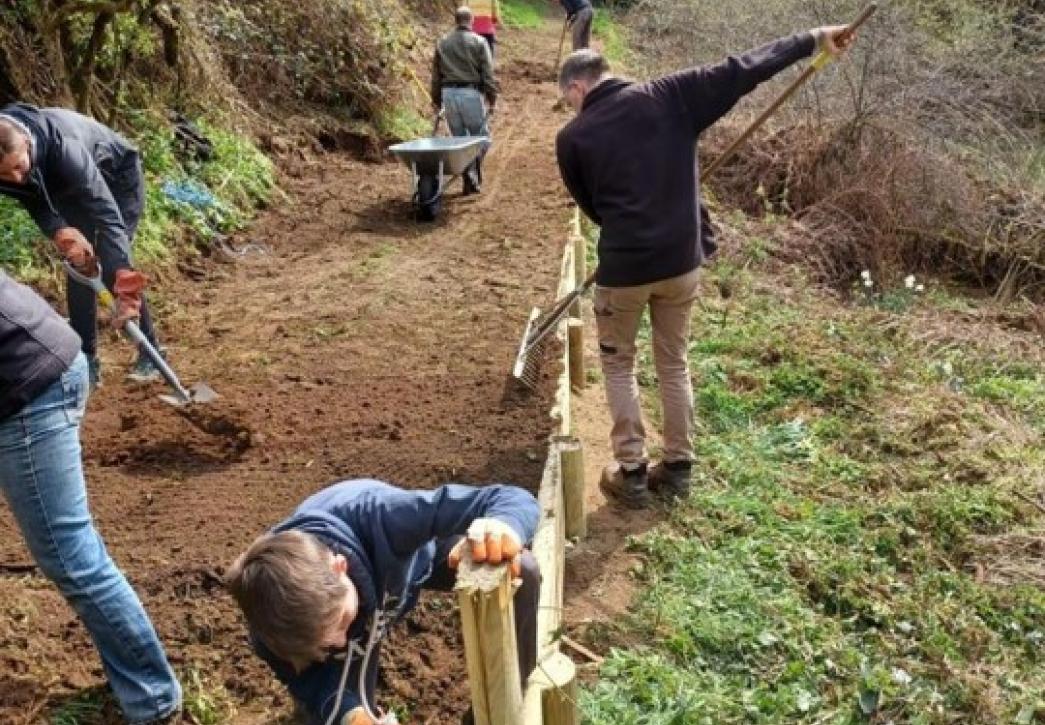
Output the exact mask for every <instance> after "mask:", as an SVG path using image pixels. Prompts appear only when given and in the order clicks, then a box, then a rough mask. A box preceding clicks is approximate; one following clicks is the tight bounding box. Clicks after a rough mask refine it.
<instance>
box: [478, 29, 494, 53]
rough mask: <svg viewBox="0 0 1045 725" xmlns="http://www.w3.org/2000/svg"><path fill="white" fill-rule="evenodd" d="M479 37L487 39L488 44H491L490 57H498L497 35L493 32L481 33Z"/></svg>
mask: <svg viewBox="0 0 1045 725" xmlns="http://www.w3.org/2000/svg"><path fill="white" fill-rule="evenodd" d="M479 37H481V38H482V39H483V40H485V41H486V44H487V45H488V46H490V57H491V58H496V57H497V36H496V35H494V34H493V33H479Z"/></svg>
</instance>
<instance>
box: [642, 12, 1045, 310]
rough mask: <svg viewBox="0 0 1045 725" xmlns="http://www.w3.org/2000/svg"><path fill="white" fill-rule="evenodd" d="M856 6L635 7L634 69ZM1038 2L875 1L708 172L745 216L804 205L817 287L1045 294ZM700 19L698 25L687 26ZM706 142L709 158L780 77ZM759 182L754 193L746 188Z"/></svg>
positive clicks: (658, 67) (717, 54)
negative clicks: (815, 69) (849, 47)
mask: <svg viewBox="0 0 1045 725" xmlns="http://www.w3.org/2000/svg"><path fill="white" fill-rule="evenodd" d="M862 2H863V0H846V1H845V2H841V3H834V2H832V3H827V2H822V1H821V2H812V3H808V2H799V1H798V0H773V1H772V2H766V3H757V4H756V3H750V2H741V0H720V2H716V3H705V2H698V1H697V0H683V1H681V2H667V0H639V2H637V3H636V4H635V7H634V8H633V9H632V11H631V14H630V19H631V26H632V27H633V29H634V32H633V36H632V39H633V43H634V44H635V45H636V46H637V47H638V48H640V49H641V50H642V51H643V52H642V53H641V54H640V55H642V56H644V57H645V58H646V59H647V65H646V66H645V67H644V68H642V69H641V70H642V72H643V74H653V73H657V72H663V71H666V70H669V69H671V68H675V67H679V66H683V65H690V64H694V63H699V62H706V61H713V60H717V59H718V58H721V57H722V56H724V55H725V54H726V53H728V52H731V51H737V50H742V49H744V48H747V47H750V46H753V45H756V44H758V43H759V42H762V41H764V40H768V39H770V38H772V37H775V36H779V35H783V34H786V33H789V32H792V31H795V30H801V29H803V28H808V27H813V26H816V25H819V24H822V23H825V22H844V21H845V20H847V19H848V18H850V17H853V16H855V14H856V12H857V10H858V8H859V6H860V5H861V4H862ZM1040 4H1041V3H1038V2H1037V0H1031V1H1025V2H1020V3H1016V2H1008V3H1005V2H975V1H973V0H958V1H955V2H944V1H943V0H911V2H908V3H890V4H883V6H882V7H881V8H880V10H879V13H878V14H877V15H876V17H875V18H874V19H873V20H872V22H871V23H870V24H869V25H868V26H867V27H866V28H865V29H864V30H863V31H862V33H861V37H860V41H859V44H858V47H857V50H856V52H854V53H853V57H851V58H849V59H847V61H846V62H845V63H843V64H840V65H839V66H837V67H835V68H832V69H830V70H828V71H827V72H825V73H822V74H820V76H821V77H819V78H817V79H816V80H815V81H814V82H813V83H812V84H810V85H809V86H807V87H806V88H805V89H804V90H803V92H801V93H800V94H799V96H798V97H797V98H796V99H795V100H794V101H793V102H792V103H791V104H789V107H788V109H787V110H786V111H784V112H783V113H781V114H780V116H779V117H778V118H776V119H774V121H773V122H771V125H772V127H773V128H775V129H776V130H775V131H769V132H766V133H763V134H762V135H761V136H759V137H758V138H756V139H755V140H754V141H753V142H752V143H751V144H750V145H749V146H748V147H747V148H746V149H745V150H744V151H743V152H742V153H741V155H740V157H739V158H738V159H736V160H735V161H734V163H733V164H731V165H730V166H728V167H727V168H725V169H723V170H722V171H721V172H720V173H719V174H718V175H717V176H716V178H715V180H714V181H713V182H712V183H713V186H714V187H715V188H716V191H717V192H718V193H719V194H720V196H723V197H724V198H726V199H727V200H730V201H734V202H739V203H742V204H743V205H745V206H746V207H747V208H748V210H749V211H760V210H763V209H764V208H766V207H767V206H768V207H769V208H771V209H773V210H775V211H784V212H789V213H795V214H797V215H798V216H799V217H800V218H801V219H802V221H803V222H804V224H805V225H806V227H807V228H808V229H809V230H810V235H809V238H808V240H807V242H806V244H804V245H798V246H794V245H793V246H792V247H791V248H790V252H791V253H792V254H793V255H794V256H795V257H800V258H803V259H807V260H809V261H811V262H812V263H813V264H814V265H815V266H816V267H817V268H818V269H819V271H820V273H821V276H822V277H823V278H824V279H825V280H829V281H832V282H839V281H842V280H847V279H851V278H852V277H853V276H854V275H855V274H856V272H857V271H858V270H860V269H865V268H870V269H873V270H875V272H876V276H879V277H880V276H888V275H889V274H890V273H892V274H895V275H902V274H906V273H908V272H911V271H925V272H931V273H935V274H945V275H952V276H955V277H959V278H962V279H965V280H969V281H975V282H978V283H981V284H983V285H985V286H986V287H988V288H990V289H992V290H999V291H1001V292H1003V294H1005V295H1010V294H1013V293H1017V292H1022V293H1027V294H1030V295H1033V296H1036V297H1040V296H1041V295H1042V294H1045V52H1043V51H1045V15H1042V8H1040V7H1038V5H1040ZM694 30H695V31H694ZM782 75H783V76H784V77H783V78H781V79H779V80H778V81H776V82H774V83H771V84H767V85H769V86H770V87H768V88H763V89H760V90H759V91H757V92H756V93H755V94H753V98H750V99H747V100H745V101H744V102H743V103H742V104H741V106H740V108H739V110H738V112H737V113H735V114H734V115H733V116H732V117H731V118H730V119H729V120H728V121H727V122H725V123H724V124H723V125H724V126H725V128H722V129H716V130H714V131H713V132H712V133H710V134H709V135H708V137H707V138H706V140H705V148H704V149H703V152H704V154H705V155H706V156H708V157H713V156H714V155H716V153H717V152H718V151H720V150H721V149H722V148H723V147H724V144H725V142H726V141H727V140H728V139H729V138H732V137H733V136H735V134H736V133H737V132H738V130H739V127H740V125H741V124H742V123H743V122H744V121H745V120H746V118H745V116H749V115H750V114H751V113H752V112H754V111H755V110H757V109H758V108H760V107H761V106H764V105H765V104H766V103H767V102H768V100H769V98H770V97H771V96H772V95H773V94H774V93H776V92H777V91H778V90H779V87H780V84H782V83H784V82H787V81H788V80H790V77H791V76H790V75H789V74H788V73H785V74H782ZM759 189H761V190H762V195H761V196H759V195H758V194H756V191H757V190H759Z"/></svg>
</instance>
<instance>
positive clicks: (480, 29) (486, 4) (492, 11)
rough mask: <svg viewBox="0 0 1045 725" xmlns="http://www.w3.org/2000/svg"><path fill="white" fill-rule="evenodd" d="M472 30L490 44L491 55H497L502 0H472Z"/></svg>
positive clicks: (469, 4) (470, 3)
mask: <svg viewBox="0 0 1045 725" xmlns="http://www.w3.org/2000/svg"><path fill="white" fill-rule="evenodd" d="M468 7H469V8H471V10H472V32H473V33H475V34H476V35H479V36H480V37H482V39H483V40H485V41H486V44H487V45H489V46H490V55H491V57H492V56H496V55H497V26H499V25H500V24H501V0H471V2H469V3H468Z"/></svg>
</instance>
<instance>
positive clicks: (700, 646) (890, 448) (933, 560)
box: [581, 242, 1045, 725]
mask: <svg viewBox="0 0 1045 725" xmlns="http://www.w3.org/2000/svg"><path fill="white" fill-rule="evenodd" d="M763 246H764V245H763V244H762V243H761V242H760V243H758V244H746V245H743V246H742V247H741V248H742V249H744V250H746V252H752V250H754V251H757V250H758V249H761V248H762V247H763ZM760 261H761V258H760V256H759V255H756V254H754V253H749V254H748V255H747V259H746V260H745V261H744V262H743V263H738V262H733V263H730V262H728V261H725V260H722V261H719V262H718V263H717V264H716V265H715V266H713V267H712V268H711V269H709V270H708V271H707V272H706V275H705V282H704V290H703V292H702V294H701V304H700V305H699V306H698V307H697V308H696V310H695V313H694V329H693V333H692V336H691V344H690V359H691V370H692V375H693V378H694V386H695V401H696V402H695V407H696V418H697V421H698V430H697V432H696V434H695V437H694V439H695V445H696V447H697V461H698V465H697V467H696V469H695V471H696V473H695V488H694V492H693V494H692V496H691V497H690V499H689V500H688V501H686V502H685V503H684V504H682V505H680V506H679V507H678V508H676V509H675V510H674V511H673V512H672V513H671V514H670V516H669V520H668V522H667V523H665V524H663V525H661V526H659V527H658V528H656V529H655V530H653V531H651V532H650V533H648V534H646V535H644V536H641V537H638V538H637V539H636V540H635V541H634V542H633V546H634V548H635V549H636V550H637V551H638V552H639V553H640V554H641V555H642V557H643V565H642V567H641V568H640V573H639V576H640V579H641V581H642V584H643V590H642V591H641V593H640V594H639V595H638V596H637V597H636V604H635V607H634V611H633V614H632V615H631V616H630V617H629V618H628V620H627V621H626V622H624V623H623V624H622V626H623V629H624V631H625V633H626V636H624V637H623V638H622V640H621V641H626V642H641V643H648V644H642V645H640V646H638V647H634V646H633V647H631V648H630V649H617V650H614V651H612V653H611V654H610V656H609V657H608V658H607V660H606V662H605V664H604V666H603V668H602V670H601V673H600V674H601V679H600V681H599V682H598V683H596V684H595V685H593V686H591V687H589V688H588V689H586V690H585V691H584V693H583V696H582V701H581V707H582V712H583V713H584V717H585V720H586V722H591V723H609V722H628V723H641V724H649V725H652V724H654V723H656V724H658V725H659V724H662V723H663V724H665V725H666V724H668V723H672V724H675V723H678V724H686V725H688V724H689V723H716V724H717V723H780V722H809V723H813V722H818V723H819V722H827V723H847V722H854V723H855V722H890V721H891V722H897V723H900V722H904V723H950V722H984V723H986V722H992V723H993V722H999V723H1000V722H1025V723H1029V722H1040V721H1042V719H1043V718H1045V592H1043V591H1042V589H1040V588H1037V587H1035V586H1033V585H1032V584H1031V583H1030V582H1031V581H1032V580H1033V577H1032V575H1033V576H1040V575H1041V574H1042V564H1041V559H1040V556H1038V558H1035V555H1033V554H1031V553H1028V551H1027V550H1025V549H1021V548H1020V547H1017V546H1014V545H1012V543H1011V542H1014V541H1017V540H1023V539H1019V537H1030V538H1031V539H1034V538H1036V539H1037V540H1038V542H1039V545H1042V542H1043V540H1045V537H1042V533H1041V532H1042V529H1041V518H1040V516H1041V515H1040V512H1038V511H1037V510H1036V509H1034V508H1033V507H1032V506H1030V505H1028V504H1027V503H1026V501H1025V500H1023V499H1022V498H1021V497H1020V494H1022V495H1024V496H1035V495H1039V493H1040V489H1041V478H1040V472H1041V470H1045V446H1042V445H1041V442H1040V436H1041V432H1042V430H1043V429H1042V422H1043V420H1045V384H1043V383H1045V381H1043V374H1042V366H1041V361H1040V356H1039V357H1034V355H1035V353H1033V352H1030V353H1027V354H1028V355H1030V356H1031V357H1029V358H1028V359H1026V360H1024V359H1021V358H1020V357H1019V356H1018V355H1016V353H1014V352H1012V351H1011V350H1007V349H998V350H996V351H995V350H993V349H991V348H988V347H986V346H984V348H983V349H978V348H976V347H974V346H968V345H960V344H957V343H956V342H954V341H950V340H947V339H940V340H938V341H936V342H934V343H932V344H930V345H928V346H927V345H926V344H925V343H924V341H923V336H922V335H921V334H920V333H921V332H922V331H921V330H919V329H918V327H917V320H920V319H924V315H930V316H931V315H940V316H943V317H945V316H947V315H949V314H952V313H951V312H950V311H949V310H950V308H951V307H952V306H953V305H950V304H948V305H941V306H940V308H939V309H937V308H934V307H933V304H934V302H933V300H932V299H930V298H927V297H923V298H919V299H914V300H905V303H904V304H895V305H894V304H889V305H880V304H875V305H864V304H859V303H857V304H854V305H852V306H845V305H840V304H839V303H838V302H837V299H835V298H833V297H829V296H827V295H824V294H822V293H821V292H819V291H817V290H816V289H813V288H811V287H810V286H809V285H807V284H806V282H805V281H804V279H803V278H802V276H801V274H799V273H797V272H795V273H793V274H792V276H791V277H790V278H789V279H783V280H780V279H778V278H777V277H778V275H779V274H780V273H779V270H774V271H773V272H769V271H763V270H761V269H759V266H758V264H759V262H760ZM771 278H772V279H773V282H772V283H769V282H768V280H769V279H771ZM723 286H728V287H729V288H730V289H731V290H732V292H733V294H732V295H731V296H730V297H729V299H722V298H721V297H720V296H719V295H718V294H716V290H717V289H718V288H722V287H723ZM968 304H975V303H973V302H971V301H970V302H968ZM915 311H917V312H918V313H919V314H918V315H915V314H913V313H914V312H915ZM961 324H962V323H961V322H960V319H958V321H957V322H956V326H957V327H960V326H961ZM648 336H649V328H648V325H645V326H644V329H643V331H642V332H641V334H640V337H641V338H648ZM643 346H645V347H647V351H646V352H644V353H641V354H640V361H639V365H640V373H639V378H640V383H641V385H642V390H643V397H644V401H645V403H646V406H647V409H648V412H649V415H650V418H651V420H653V421H654V422H656V421H658V420H659V418H660V414H659V410H658V402H657V397H656V394H655V393H656V389H655V382H656V381H655V373H654V371H653V369H652V364H651V363H652V360H651V358H650V357H649V355H648V339H646V340H645V342H644V343H643ZM1013 349H1015V350H1019V349H1021V348H1019V347H1014V348H1013ZM999 552H1000V553H999ZM1021 552H1022V553H1021ZM1003 572H1005V573H1006V574H1005V575H1004V576H1003V575H1002V573H1003ZM1020 572H1023V573H1025V574H1026V575H1027V576H1025V577H1021V575H1020ZM1038 581H1040V579H1038ZM1035 718H1037V719H1035Z"/></svg>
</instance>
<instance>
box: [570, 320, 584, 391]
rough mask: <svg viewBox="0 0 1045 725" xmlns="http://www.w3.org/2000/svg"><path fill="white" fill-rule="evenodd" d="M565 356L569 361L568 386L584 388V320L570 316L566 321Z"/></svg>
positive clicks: (575, 388) (576, 389)
mask: <svg viewBox="0 0 1045 725" xmlns="http://www.w3.org/2000/svg"><path fill="white" fill-rule="evenodd" d="M566 346H567V348H568V349H569V351H568V352H567V357H568V358H569V361H570V387H571V388H573V390H575V391H577V392H580V391H582V390H584V322H583V321H582V320H579V319H577V318H575V317H571V318H570V319H569V320H567V322H566Z"/></svg>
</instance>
